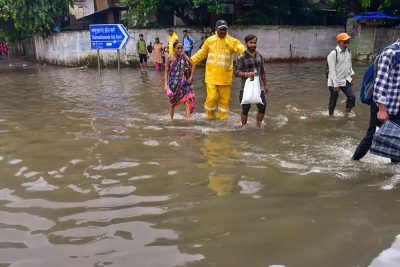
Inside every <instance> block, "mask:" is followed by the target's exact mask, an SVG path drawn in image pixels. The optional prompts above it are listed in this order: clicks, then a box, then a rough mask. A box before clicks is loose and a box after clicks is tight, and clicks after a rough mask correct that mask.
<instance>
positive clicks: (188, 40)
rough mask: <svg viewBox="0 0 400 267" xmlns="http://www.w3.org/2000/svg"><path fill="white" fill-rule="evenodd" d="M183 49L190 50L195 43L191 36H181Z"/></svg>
mask: <svg viewBox="0 0 400 267" xmlns="http://www.w3.org/2000/svg"><path fill="white" fill-rule="evenodd" d="M182 42H183V51H190V50H192V45H193V44H194V43H195V40H194V38H193V37H192V36H190V35H186V36H183V39H182Z"/></svg>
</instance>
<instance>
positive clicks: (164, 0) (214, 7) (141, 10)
mask: <svg viewBox="0 0 400 267" xmlns="http://www.w3.org/2000/svg"><path fill="white" fill-rule="evenodd" d="M123 4H124V5H125V6H127V7H128V11H127V13H126V14H125V15H124V18H123V19H124V21H125V22H126V23H127V24H128V25H129V26H130V27H135V26H147V25H148V24H151V22H152V20H153V18H154V17H158V15H161V16H163V15H165V14H175V15H176V16H177V17H178V18H180V19H182V21H183V22H184V23H185V24H186V25H187V26H192V25H199V24H201V22H202V21H201V20H202V15H203V14H204V12H208V13H213V14H220V13H221V12H222V11H223V8H224V5H223V3H222V1H215V0H123ZM189 10H190V11H191V12H192V14H191V15H189V14H188V12H187V11H189Z"/></svg>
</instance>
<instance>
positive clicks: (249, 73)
mask: <svg viewBox="0 0 400 267" xmlns="http://www.w3.org/2000/svg"><path fill="white" fill-rule="evenodd" d="M246 75H247V77H248V78H252V79H253V78H254V76H255V73H254V72H247V73H246Z"/></svg>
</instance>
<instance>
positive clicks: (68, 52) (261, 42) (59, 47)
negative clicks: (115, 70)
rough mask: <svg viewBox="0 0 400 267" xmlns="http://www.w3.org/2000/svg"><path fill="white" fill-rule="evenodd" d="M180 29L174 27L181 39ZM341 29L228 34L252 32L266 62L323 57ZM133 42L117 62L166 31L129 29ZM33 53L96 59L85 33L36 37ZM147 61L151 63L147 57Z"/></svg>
mask: <svg viewBox="0 0 400 267" xmlns="http://www.w3.org/2000/svg"><path fill="white" fill-rule="evenodd" d="M183 29H184V28H174V30H175V31H176V32H177V33H178V35H179V37H180V38H182V31H183ZM341 30H342V28H341V27H280V26H255V27H251V28H245V27H232V28H230V29H229V34H230V35H231V36H234V37H236V38H238V39H240V40H241V41H243V39H244V36H245V35H246V34H249V33H254V34H256V35H257V36H258V48H257V49H258V51H259V52H260V53H261V54H262V55H263V56H264V58H265V59H267V60H290V59H293V60H296V59H319V58H325V57H326V56H327V54H328V53H329V51H330V50H332V48H334V47H335V45H336V42H335V36H336V35H337V34H338V33H339V32H340V31H341ZM129 32H130V34H131V36H132V37H133V38H134V39H131V40H129V42H128V44H127V46H126V47H125V49H123V50H121V62H122V63H126V62H127V61H128V60H135V59H136V58H137V53H136V45H135V44H136V40H137V39H138V36H139V34H140V33H143V34H144V36H145V40H146V42H147V43H149V42H150V41H152V42H153V41H154V38H155V37H159V38H160V41H161V42H162V43H164V44H166V43H167V41H166V40H167V29H134V30H129ZM191 32H192V35H193V36H194V37H195V38H196V39H197V43H196V44H195V49H194V52H195V51H197V50H198V48H199V45H200V43H201V36H202V34H201V31H200V30H199V29H196V30H191ZM34 43H35V47H34V49H33V50H34V52H35V58H36V60H38V61H40V62H48V63H51V64H57V65H70V66H74V65H79V64H82V62H84V61H85V60H86V59H87V58H88V57H92V58H93V57H94V56H96V53H97V51H96V50H91V49H90V36H89V31H75V32H61V33H58V34H54V35H52V36H49V37H47V38H44V37H40V36H36V37H35V38H34ZM101 57H102V60H103V61H104V62H105V63H107V62H115V61H116V60H117V52H116V51H115V50H102V51H101ZM150 62H152V59H151V56H150Z"/></svg>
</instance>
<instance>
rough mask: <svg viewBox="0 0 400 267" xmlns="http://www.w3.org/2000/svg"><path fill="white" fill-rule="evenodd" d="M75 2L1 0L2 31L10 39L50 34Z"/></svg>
mask: <svg viewBox="0 0 400 267" xmlns="http://www.w3.org/2000/svg"><path fill="white" fill-rule="evenodd" d="M71 4H73V0H0V30H1V31H2V33H3V35H5V36H7V37H8V38H9V39H16V38H26V37H30V36H32V35H33V34H49V33H51V31H52V30H53V28H54V26H55V25H56V24H57V21H58V20H59V18H60V17H61V16H62V14H63V12H64V11H65V10H68V6H69V5H71Z"/></svg>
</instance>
